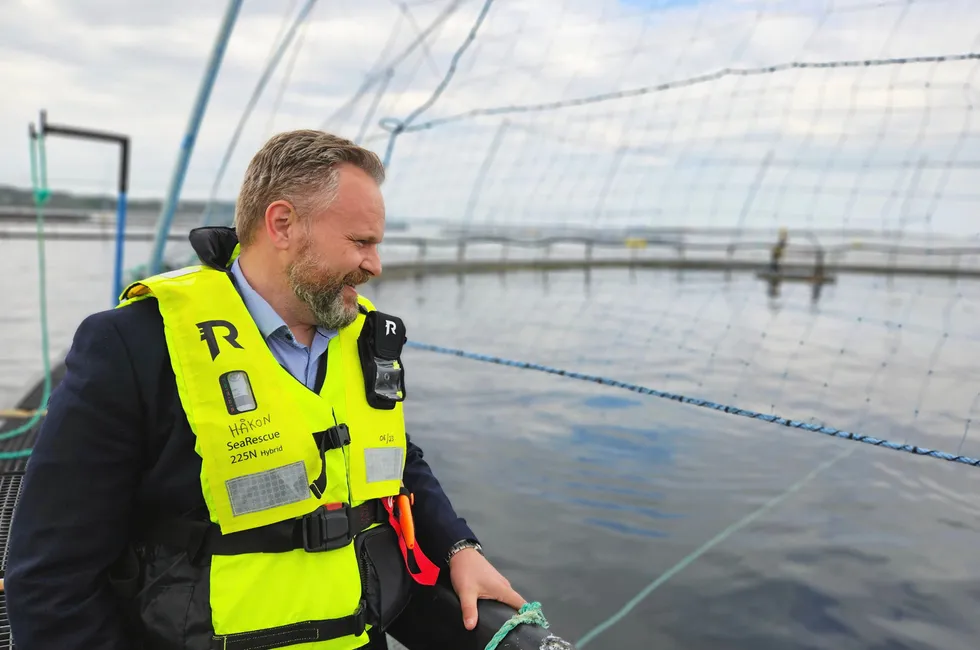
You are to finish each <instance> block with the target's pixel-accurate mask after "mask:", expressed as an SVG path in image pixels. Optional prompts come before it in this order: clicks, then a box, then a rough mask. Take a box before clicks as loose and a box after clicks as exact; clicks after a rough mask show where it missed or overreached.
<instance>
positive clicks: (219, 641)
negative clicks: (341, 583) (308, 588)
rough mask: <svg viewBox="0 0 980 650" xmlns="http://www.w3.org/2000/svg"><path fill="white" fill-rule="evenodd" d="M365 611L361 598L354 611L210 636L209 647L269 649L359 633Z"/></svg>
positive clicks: (251, 649) (246, 649)
mask: <svg viewBox="0 0 980 650" xmlns="http://www.w3.org/2000/svg"><path fill="white" fill-rule="evenodd" d="M367 611H368V608H367V606H366V603H365V602H364V601H363V600H362V601H361V604H360V606H359V607H358V608H357V611H356V612H355V613H354V614H352V615H350V616H344V617H343V618H331V619H324V620H320V621H303V622H302V623H293V624H292V625H283V626H281V627H270V628H265V629H262V630H254V631H252V632H239V633H237V634H224V635H221V636H214V637H212V638H211V650H269V649H271V648H285V647H287V646H292V645H298V644H300V643H312V642H313V641H326V640H328V639H339V638H340V637H344V636H360V635H362V634H364V629H365V627H366V626H367V622H368V621H367Z"/></svg>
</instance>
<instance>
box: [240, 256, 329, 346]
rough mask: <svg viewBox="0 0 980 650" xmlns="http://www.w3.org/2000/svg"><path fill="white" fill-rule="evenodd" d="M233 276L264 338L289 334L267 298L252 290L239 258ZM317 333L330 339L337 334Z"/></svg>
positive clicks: (325, 330) (319, 328)
mask: <svg viewBox="0 0 980 650" xmlns="http://www.w3.org/2000/svg"><path fill="white" fill-rule="evenodd" d="M231 275H232V277H234V278H235V284H236V285H238V292H239V293H240V294H241V296H242V302H244V303H245V308H246V309H247V310H248V313H249V314H250V315H251V316H252V319H253V320H254V321H255V324H256V326H258V328H259V332H260V333H261V334H262V338H265V339H268V338H269V337H270V336H272V335H273V334H275V333H276V332H280V333H282V334H287V333H288V332H289V326H287V325H286V321H284V320H283V319H282V316H280V315H279V314H278V313H276V310H275V309H273V308H272V305H270V304H269V303H268V302H267V301H266V299H265V298H263V297H262V296H261V295H259V292H258V291H256V290H255V289H253V288H252V285H250V284H249V283H248V280H246V279H245V274H244V273H242V267H241V265H240V264H239V258H237V257H236V258H235V261H234V263H233V264H232V265H231ZM316 331H317V333H318V334H320V335H321V336H325V337H327V338H328V339H329V338H331V337H332V336H333V335H335V334H336V331H334V330H328V329H325V328H323V327H317V328H316Z"/></svg>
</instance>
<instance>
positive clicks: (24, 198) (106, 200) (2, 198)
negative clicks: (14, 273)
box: [0, 184, 235, 213]
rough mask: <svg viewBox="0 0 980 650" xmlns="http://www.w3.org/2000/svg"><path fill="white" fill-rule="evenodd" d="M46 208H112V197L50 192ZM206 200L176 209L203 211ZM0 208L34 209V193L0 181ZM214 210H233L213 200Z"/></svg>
mask: <svg viewBox="0 0 980 650" xmlns="http://www.w3.org/2000/svg"><path fill="white" fill-rule="evenodd" d="M44 205H45V208H47V209H62V210H76V211H78V212H95V211H99V212H101V211H105V210H115V209H116V197H115V196H111V195H108V194H82V193H77V192H64V191H52V192H51V194H50V197H49V198H48V201H47V202H46V203H45V204H44ZM206 206H207V201H203V200H196V199H195V200H187V201H180V203H179V204H178V206H177V210H178V211H179V212H203V211H204V208H205V207H206ZM126 207H127V209H128V210H132V211H139V212H157V213H159V212H160V210H161V209H163V199H136V198H130V199H128V200H127V201H126ZM0 208H7V209H8V210H14V209H18V210H19V209H22V208H28V209H31V210H33V209H34V193H33V191H32V190H31V188H29V187H17V186H13V185H3V184H0ZM212 208H213V210H214V211H215V212H217V213H222V212H226V211H227V212H230V211H233V210H234V209H235V204H234V202H232V201H215V203H214V205H213V206H212Z"/></svg>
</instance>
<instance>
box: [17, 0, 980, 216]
mask: <svg viewBox="0 0 980 650" xmlns="http://www.w3.org/2000/svg"><path fill="white" fill-rule="evenodd" d="M306 1H307V0H279V1H274V0H246V1H245V3H244V6H243V8H242V11H241V13H240V15H239V17H238V20H237V23H236V25H235V27H234V31H233V34H232V37H231V40H230V42H229V45H228V50H227V53H226V55H225V58H224V61H223V64H222V67H221V69H220V72H219V75H218V78H217V81H216V83H215V86H214V89H213V92H212V95H211V99H210V102H209V104H208V107H207V112H206V114H205V117H204V120H203V122H202V124H201V129H200V134H199V137H198V140H197V142H196V145H195V150H194V153H193V157H192V159H191V162H190V166H189V169H188V172H187V176H186V180H185V182H184V185H183V193H182V196H183V197H185V198H208V197H209V196H211V194H212V191H213V190H212V188H213V185H214V184H215V181H216V177H217V173H218V170H219V166H220V163H221V160H222V157H223V156H224V155H225V153H226V149H227V148H228V146H229V142H230V141H231V138H232V135H233V133H234V132H235V127H236V124H237V123H238V121H239V119H240V118H241V117H242V114H243V111H244V110H245V106H246V104H247V102H248V99H249V97H250V95H251V94H252V93H253V90H254V89H255V86H256V84H257V82H258V80H259V78H260V75H261V74H262V72H263V69H264V67H265V65H266V63H267V61H268V59H269V57H270V53H271V52H272V50H273V48H274V46H275V45H276V43H277V42H278V39H279V38H280V37H281V35H282V34H283V33H284V31H285V29H286V28H287V27H288V25H289V24H290V23H291V21H292V20H293V18H294V17H295V16H296V15H297V13H298V12H299V10H300V8H301V7H302V5H303V4H304V3H305V2H306ZM0 4H2V6H3V15H4V19H3V21H2V23H0V79H2V80H3V81H4V85H5V88H6V92H5V94H4V95H5V96H4V101H3V102H2V103H0V151H3V156H0V184H14V185H22V186H23V185H28V184H29V183H30V174H29V170H30V166H29V159H28V141H27V124H28V123H29V122H31V121H33V120H36V119H37V115H38V111H39V110H40V109H42V108H44V109H46V110H47V111H48V119H49V120H50V121H51V122H53V123H59V124H70V125H74V126H83V127H88V128H94V129H102V130H109V131H117V132H122V133H125V134H128V135H129V136H130V137H131V138H132V143H133V144H132V147H133V151H132V168H131V177H132V182H131V192H130V194H131V196H136V197H159V196H162V195H163V194H164V192H165V191H166V188H167V186H168V184H169V182H170V179H171V176H172V174H173V168H174V164H175V162H176V160H177V152H178V145H179V143H180V141H181V139H182V137H183V134H184V131H185V129H186V128H187V123H188V116H189V113H190V110H191V107H192V105H193V102H194V98H195V96H196V94H197V92H198V89H199V87H200V84H201V80H202V77H203V73H204V70H205V66H206V62H207V59H208V56H209V54H210V51H211V48H212V45H213V42H214V38H215V35H216V34H217V31H218V26H219V24H220V21H221V16H222V13H223V11H224V8H225V3H224V2H219V1H218V0H208V1H206V2H201V1H200V0H194V1H192V0H171V1H169V2H168V3H151V2H141V3H134V2H124V1H122V0H0ZM484 5H485V0H406V1H405V2H397V1H396V0H319V2H316V4H315V5H314V7H313V10H312V13H311V14H310V16H309V19H308V20H307V21H306V22H305V23H304V24H303V25H302V26H301V27H300V28H299V30H298V31H297V35H296V38H295V39H294V41H293V42H292V44H291V46H290V47H289V48H288V49H287V50H286V51H285V54H284V56H283V57H282V59H281V61H280V63H279V65H278V67H277V68H276V72H275V74H274V75H273V76H272V77H271V80H270V81H269V83H268V85H267V86H266V88H265V90H264V93H263V95H262V96H261V98H260V100H259V102H258V104H257V105H256V107H255V110H254V111H253V112H252V113H251V115H250V117H249V119H248V121H247V123H246V125H245V128H244V130H243V132H242V136H241V139H240V140H239V142H238V144H237V147H236V148H235V150H234V152H233V153H232V155H231V158H230V163H229V165H228V167H227V170H226V172H225V174H224V177H223V180H222V182H221V183H220V184H219V185H218V187H217V190H216V192H215V196H216V197H217V198H220V199H234V197H235V195H236V193H237V190H238V183H239V182H240V179H241V177H242V174H243V172H244V169H245V166H246V165H247V164H248V160H249V158H250V157H251V155H252V154H253V153H254V152H255V151H256V150H257V149H258V148H259V147H260V146H261V144H262V142H263V141H264V140H265V139H266V138H267V137H268V136H269V135H271V134H273V133H275V132H277V131H281V130H286V129H291V128H325V129H327V130H330V131H334V132H336V133H339V134H341V135H345V136H347V137H350V138H355V139H358V141H359V142H361V144H364V145H365V146H368V147H370V148H371V149H373V150H375V151H376V152H378V153H379V155H382V156H384V155H385V153H386V151H387V149H388V146H389V140H390V138H391V133H390V126H389V130H386V129H385V128H383V126H382V125H380V124H379V122H380V121H382V118H384V120H385V122H384V123H385V124H389V125H390V124H397V123H398V122H399V121H400V120H404V119H405V118H406V117H407V116H409V115H410V114H412V113H413V111H416V109H418V108H419V107H421V106H423V104H425V103H426V102H428V100H429V99H430V98H431V97H432V95H433V92H434V91H435V90H436V89H437V87H438V86H439V85H440V83H441V82H443V81H444V79H445V77H446V75H447V71H448V70H449V69H450V62H451V59H452V57H453V55H454V53H456V52H457V50H458V49H459V48H460V46H461V45H462V44H463V43H464V42H465V40H466V38H467V34H468V33H469V32H470V30H471V28H472V27H473V25H474V23H475V21H476V20H477V17H478V16H479V15H480V13H481V11H482V10H483V9H484ZM447 15H448V17H446V16H447ZM440 16H443V17H444V19H443V20H441V21H439V22H438V24H437V26H436V27H435V28H434V29H432V30H431V33H430V34H429V36H428V38H426V39H425V41H424V45H423V46H422V47H417V48H415V49H414V50H413V51H412V53H411V54H410V55H409V56H407V57H405V58H404V59H403V60H400V61H399V62H398V63H397V65H394V66H392V67H391V68H390V75H388V76H386V75H385V74H384V70H385V69H386V67H387V66H388V64H389V63H390V62H391V61H392V60H394V59H395V57H397V56H398V55H399V54H400V53H401V52H402V51H404V50H405V49H406V48H408V47H409V45H411V43H412V42H413V41H414V40H416V39H417V38H418V36H419V34H420V32H421V31H422V30H424V29H426V28H427V27H428V26H430V25H431V24H433V22H434V21H437V19H438V18H439V17H440ZM978 52H980V2H976V0H588V1H587V0H495V1H494V2H492V3H491V4H490V6H489V9H488V10H487V11H486V14H485V18H484V20H483V21H482V23H481V24H480V26H479V29H478V30H477V33H476V36H475V38H474V40H473V41H472V42H471V43H470V45H469V46H468V48H467V49H466V50H465V52H463V54H462V55H461V56H460V57H459V60H458V64H457V66H456V68H455V71H454V73H453V76H452V78H451V79H450V80H449V81H448V82H447V83H446V84H445V89H444V91H443V92H442V94H441V95H440V96H439V97H438V99H437V100H436V101H434V102H432V103H431V106H429V107H428V108H427V109H426V110H424V111H423V112H422V113H421V114H419V115H418V117H417V118H416V119H415V120H414V122H413V123H412V124H413V125H414V126H415V127H418V126H423V127H424V126H426V125H431V128H421V129H419V130H412V129H413V126H410V127H409V129H408V130H407V131H406V132H404V133H402V134H400V135H399V136H398V137H397V138H396V139H395V141H394V146H393V149H392V155H391V159H390V161H389V178H388V181H387V182H386V185H385V188H384V191H385V196H386V203H387V206H388V211H389V215H394V216H396V217H400V218H409V219H411V218H425V217H434V218H447V219H454V220H459V221H463V222H467V223H474V224H476V223H480V224H497V223H514V222H517V223H530V222H546V223H556V222H558V223H565V224H581V225H594V224H597V225H624V224H632V225H677V224H679V223H696V224H698V225H710V226H727V227H733V226H736V225H746V226H753V225H754V226H759V227H769V226H775V225H777V224H778V225H807V226H813V227H823V228H858V227H873V228H899V229H903V230H905V229H913V230H914V229H923V230H928V231H942V232H951V233H958V234H968V235H973V234H977V233H978V231H980V226H978V225H977V223H976V222H977V219H976V217H975V215H976V212H977V211H976V208H977V207H978V203H980V190H978V189H977V188H978V187H980V183H977V182H976V177H977V174H978V173H980V162H978V161H980V146H978V145H980V121H978V120H977V119H976V118H975V116H974V112H973V106H974V105H975V104H976V103H977V102H978V101H980V74H978V71H980V60H978V59H977V58H966V59H965V60H935V57H949V56H967V57H969V56H970V55H971V54H974V55H975V54H977V53H978ZM903 57H927V60H926V61H924V62H904V63H890V64H880V65H871V66H863V65H859V66H844V65H841V62H848V61H863V60H866V59H869V60H874V61H876V62H878V63H887V62H888V61H891V60H894V59H901V58H903ZM793 63H803V64H814V63H822V64H831V65H829V66H827V67H797V68H793V67H789V68H783V67H778V66H786V65H787V64H793ZM768 66H777V69H775V70H772V71H765V69H766V68H767V67H768ZM729 69H735V70H742V71H750V72H753V73H752V74H731V73H725V71H726V70H729ZM287 73H288V74H287ZM372 75H373V77H372ZM368 78H373V79H375V80H376V81H375V83H373V85H369V86H368V90H367V92H365V93H363V94H362V96H360V98H359V100H358V101H356V102H354V103H353V104H350V102H349V100H351V98H353V97H355V95H356V93H357V91H358V88H359V87H361V86H362V84H364V82H365V79H368ZM385 80H387V81H386V83H380V82H384V81H385ZM658 86H662V87H659V88H658ZM379 89H380V90H383V91H384V92H383V93H379V92H378V91H379ZM617 93H624V94H623V95H622V96H617V95H616V94H617ZM596 96H604V97H606V98H605V99H604V100H602V101H592V100H588V98H595V97H596ZM583 100H586V101H583ZM375 101H376V102H377V106H376V110H374V111H373V112H372V104H373V102H375ZM556 102H557V103H558V104H562V103H563V102H570V103H572V104H573V105H570V106H569V105H561V106H559V107H552V108H548V109H547V110H537V109H534V110H528V107H531V108H532V109H533V108H534V106H535V105H541V104H551V103H556ZM345 105H347V106H348V109H347V110H340V109H342V108H343V107H344V106H345ZM522 107H523V108H522ZM539 108H540V106H539ZM487 109H492V110H490V111H487ZM338 111H339V114H338ZM472 111H477V112H478V114H476V115H473V116H469V117H465V114H467V113H469V112H472ZM480 111H484V112H483V113H480ZM460 115H464V117H461V118H459V119H455V118H454V117H453V116H460ZM447 118H452V119H449V120H448V121H444V122H440V121H441V120H446V119H447ZM117 160H118V154H117V151H116V150H115V149H114V148H113V147H111V146H108V145H103V144H92V143H79V142H73V141H65V140H58V141H55V140H54V139H51V140H49V142H48V161H49V184H50V185H51V187H52V189H63V190H73V191H84V192H95V193H112V192H113V191H114V189H115V178H116V165H117Z"/></svg>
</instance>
